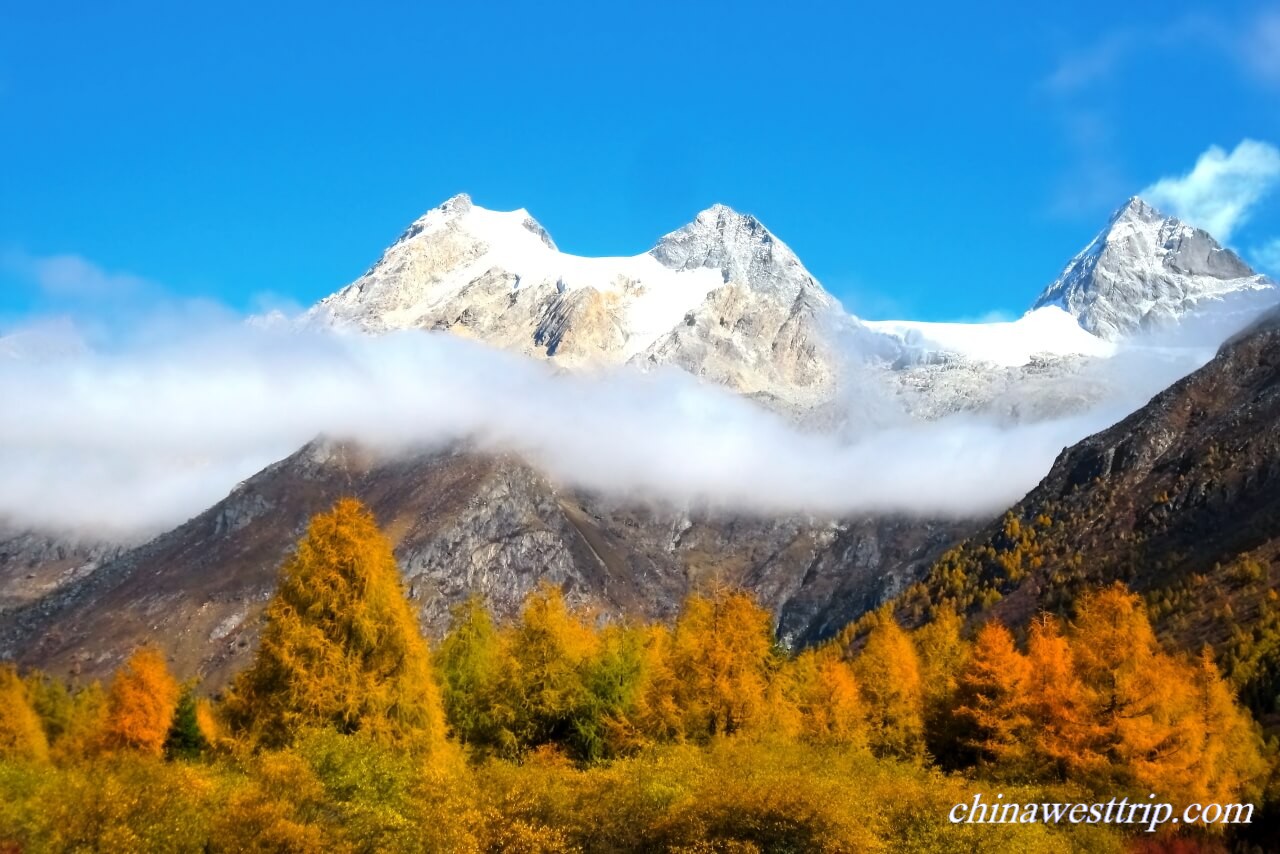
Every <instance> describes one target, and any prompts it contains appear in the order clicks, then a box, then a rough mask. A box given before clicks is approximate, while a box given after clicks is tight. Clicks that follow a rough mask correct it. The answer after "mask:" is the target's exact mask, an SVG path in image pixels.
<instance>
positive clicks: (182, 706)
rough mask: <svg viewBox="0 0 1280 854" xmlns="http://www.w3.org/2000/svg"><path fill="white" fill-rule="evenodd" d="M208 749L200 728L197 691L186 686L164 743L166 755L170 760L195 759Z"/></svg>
mask: <svg viewBox="0 0 1280 854" xmlns="http://www.w3.org/2000/svg"><path fill="white" fill-rule="evenodd" d="M208 749H209V740H208V739H207V738H205V734H204V731H203V730H202V729H201V726H200V720H199V712H198V700H197V699H196V694H195V689H194V688H193V686H191V685H186V686H184V687H183V689H182V694H181V695H179V697H178V705H177V708H175V709H174V712H173V722H172V723H171V724H170V725H169V734H168V736H167V737H166V738H165V742H164V755H165V756H166V757H168V758H170V759H175V758H177V759H193V758H195V757H197V756H199V755H200V754H201V753H203V752H205V751H206V750H208Z"/></svg>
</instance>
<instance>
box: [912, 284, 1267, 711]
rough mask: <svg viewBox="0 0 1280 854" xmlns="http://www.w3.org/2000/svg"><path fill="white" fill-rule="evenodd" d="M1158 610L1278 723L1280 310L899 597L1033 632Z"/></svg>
mask: <svg viewBox="0 0 1280 854" xmlns="http://www.w3.org/2000/svg"><path fill="white" fill-rule="evenodd" d="M1116 580H1119V581H1123V582H1125V583H1127V584H1129V585H1130V586H1132V587H1133V588H1134V589H1136V590H1139V591H1141V592H1143V593H1145V594H1146V596H1147V598H1148V601H1149V602H1150V603H1151V606H1152V609H1153V615H1154V617H1155V619H1156V625H1157V627H1158V629H1159V630H1160V631H1161V633H1162V634H1163V635H1164V636H1165V638H1166V639H1167V640H1169V641H1170V642H1171V643H1174V644H1176V645H1179V646H1181V647H1182V648H1184V649H1186V650H1188V651H1189V652H1196V651H1198V649H1199V648H1200V646H1201V645H1203V644H1206V643H1207V644H1210V645H1211V646H1213V647H1214V648H1215V649H1216V650H1217V651H1218V653H1219V656H1220V660H1221V661H1222V663H1223V664H1224V667H1225V669H1226V670H1227V672H1228V674H1229V675H1231V676H1232V678H1233V679H1234V680H1235V681H1236V682H1237V683H1238V684H1239V685H1241V686H1243V687H1244V688H1245V689H1246V693H1247V694H1248V695H1250V696H1252V697H1253V698H1254V699H1255V700H1258V701H1259V702H1260V703H1261V706H1260V707H1259V711H1261V712H1263V713H1268V712H1271V711H1273V710H1275V700H1276V696H1277V689H1280V606H1278V604H1277V600H1276V597H1275V593H1274V591H1275V590H1276V589H1277V588H1280V309H1277V310H1273V311H1272V312H1270V313H1269V314H1267V315H1265V316H1264V317H1263V318H1262V319H1260V320H1259V321H1257V322H1256V323H1255V324H1254V325H1253V326H1251V327H1250V328H1249V329H1248V330H1246V331H1245V332H1243V333H1241V334H1240V335H1238V336H1236V337H1235V338H1233V339H1232V340H1230V341H1228V342H1227V343H1226V344H1224V345H1223V347H1222V348H1221V350H1220V351H1219V353H1218V355H1217V356H1216V357H1215V358H1214V359H1213V360H1212V361H1211V362H1210V363H1209V364H1207V365H1205V366H1204V367H1203V368H1201V369H1200V370H1198V371H1196V372H1195V373H1193V374H1191V375H1190V376H1188V377H1186V378H1184V379H1183V380H1181V381H1179V382H1177V383H1175V384H1174V385H1172V386H1171V387H1170V388H1168V389H1166V390H1165V391H1163V392H1161V393H1160V394H1158V395H1156V397H1155V398H1153V399H1152V400H1151V402H1150V403H1149V404H1147V405H1146V406H1144V407H1143V408H1142V409H1140V410H1138V411H1137V412H1135V413H1133V414H1132V415H1130V416H1129V417H1128V418H1126V419H1124V420H1123V421H1121V422H1120V423H1118V424H1116V425H1114V426H1113V427H1111V428H1109V429H1107V430H1104V431H1102V432H1101V433H1098V434H1096V435H1094V436H1090V437H1089V438H1087V439H1085V440H1084V441H1082V442H1080V443H1078V444H1077V445H1075V446H1073V447H1071V448H1069V449H1067V450H1065V451H1064V452H1063V453H1062V454H1061V456H1059V458H1058V460H1057V462H1056V463H1055V464H1054V466H1053V469H1052V470H1051V471H1050V472H1049V474H1048V476H1047V477H1046V478H1045V479H1044V481H1043V482H1042V483H1041V484H1040V485H1039V486H1038V487H1037V488H1036V489H1035V490H1033V491H1032V492H1031V493H1030V494H1028V495H1027V497H1026V498H1025V499H1024V500H1023V501H1022V502H1020V503H1019V504H1018V506H1016V507H1015V508H1013V510H1012V511H1011V512H1010V513H1009V514H1008V515H1007V516H1005V517H1004V518H1002V519H999V520H996V521H994V522H992V523H991V524H990V525H989V526H988V527H987V529H986V530H985V531H984V532H983V533H982V534H980V535H979V536H977V537H975V538H973V539H971V540H969V541H968V542H966V543H964V544H962V545H961V546H960V547H958V548H956V549H954V550H952V551H950V552H948V553H947V554H946V555H945V556H944V557H943V558H942V559H941V560H940V561H939V562H938V564H937V565H935V567H934V568H933V569H932V570H931V572H930V575H929V578H928V580H927V581H926V582H925V583H924V584H922V585H920V586H918V587H916V588H914V589H913V590H911V591H909V593H908V594H907V595H906V596H905V597H903V600H902V608H903V610H904V612H905V613H906V614H907V616H908V617H910V618H912V619H917V620H918V619H921V618H923V615H924V613H925V610H926V609H927V608H928V607H930V606H931V605H934V604H937V603H939V602H943V601H951V602H953V603H955V604H957V605H958V606H959V607H960V608H961V609H963V610H967V611H970V612H977V613H979V614H990V615H994V616H998V617H1000V618H1001V619H1003V620H1005V621H1006V622H1009V623H1010V624H1013V625H1024V624H1025V623H1026V622H1027V621H1028V620H1029V619H1030V618H1031V617H1032V616H1033V615H1034V614H1035V613H1036V612H1037V611H1039V610H1041V609H1048V610H1051V611H1063V612H1067V613H1069V612H1070V607H1071V603H1072V602H1073V601H1074V599H1075V598H1076V596H1077V595H1078V593H1079V592H1080V591H1081V590H1083V589H1084V588H1085V587H1087V586H1091V585H1095V584H1098V583H1107V582H1111V581H1116Z"/></svg>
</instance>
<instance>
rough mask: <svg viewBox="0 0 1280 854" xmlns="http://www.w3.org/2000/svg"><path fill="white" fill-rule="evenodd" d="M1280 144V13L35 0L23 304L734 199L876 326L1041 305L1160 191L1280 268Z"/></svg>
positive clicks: (15, 272) (8, 300) (226, 282)
mask: <svg viewBox="0 0 1280 854" xmlns="http://www.w3.org/2000/svg"><path fill="white" fill-rule="evenodd" d="M267 5H270V7H271V8H270V9H269V10H264V9H263V8H261V7H263V6H267ZM983 5H990V6H996V5H1002V6H1005V7H1006V8H1004V9H995V8H986V9H983V8H978V7H980V6H983ZM1246 140H1250V141H1252V142H1251V143H1250V145H1249V146H1247V147H1246V150H1244V151H1243V152H1242V151H1241V149H1239V148H1238V146H1240V144H1241V143H1242V142H1243V141H1246ZM1278 144H1280V6H1277V5H1274V4H1272V5H1267V4H1257V3H1231V2H1221V3H1215V4H1212V5H1211V6H1208V5H1206V6H1203V7H1198V5H1197V4H1183V3H1177V2H1164V3H1159V4H1155V3H1130V4H1115V3H1112V2H1092V0H1082V2H1077V3H1073V4H1054V5H1052V6H1041V4H1011V3H1010V4H937V6H936V7H934V6H932V5H920V4H914V3H897V4H874V5H867V4H857V5H855V4H838V3H804V2H798V3H789V4H778V3H770V4H765V3H755V2H741V1H740V2H734V3H665V2H647V3H636V4H602V3H557V2H547V3H528V2H523V3H511V4H507V3H501V4H480V3H477V4H456V3H450V4H435V3H424V2H417V3H412V4H363V5H362V8H359V9H356V8H354V6H352V8H349V9H348V10H347V11H336V10H333V9H331V8H329V4H316V3H314V2H312V3H307V4H297V5H290V4H283V3H275V4H260V3H254V4H249V3H240V2H234V0H228V2H222V3H217V4H199V5H196V4H181V3H164V4H161V3H133V2H114V3H107V4H96V5H94V4H83V3H67V2H59V1H58V0H48V2H42V3H31V2H28V3H12V4H9V8H8V10H7V11H6V13H5V22H4V25H3V26H2V27H0V163H2V164H3V167H2V168H3V180H2V181H0V318H7V319H8V320H9V321H10V322H13V321H14V319H15V318H20V317H22V316H24V315H29V314H31V313H48V312H60V311H76V312H85V311H92V310H94V309H95V307H97V306H105V305H108V304H115V305H119V304H120V303H121V302H122V301H124V300H128V299H134V300H137V299H139V298H140V295H148V296H147V298H148V299H151V298H155V299H158V298H160V296H158V295H164V296H167V297H169V298H175V299H179V300H181V299H187V298H200V299H206V300H211V301H214V302H217V303H220V304H223V305H226V306H228V307H230V308H231V309H232V310H235V311H242V312H243V311H252V310H256V309H258V308H261V307H263V306H269V305H273V304H277V303H280V304H285V305H289V304H294V305H304V304H308V303H310V302H312V301H313V300H315V299H317V298H319V297H321V296H323V295H325V294H327V293H330V292H332V291H333V290H335V289H337V288H338V287H339V286H341V285H343V284H345V283H346V282H348V281H350V280H351V279H353V278H354V277H356V276H357V275H359V274H360V273H361V272H362V271H363V270H364V269H365V268H367V266H368V265H369V264H370V263H371V262H372V261H373V260H374V259H375V258H376V257H377V255H378V253H379V251H380V250H381V249H382V248H383V247H384V246H385V245H386V244H388V243H389V242H391V241H392V240H393V239H394V238H395V237H396V235H397V234H398V233H399V232H400V230H401V229H402V228H403V227H404V226H405V225H406V224H407V223H408V222H410V221H411V220H413V219H414V218H415V217H417V216H418V215H419V214H421V213H422V212H423V211H424V210H426V209H428V208H430V207H432V206H434V205H436V204H438V203H439V202H440V201H443V200H444V199H445V198H447V197H448V196H450V195H453V194H454V193H457V192H462V191H466V192H469V193H470V194H471V195H472V197H473V198H474V199H475V201H476V202H477V203H478V204H481V205H484V206H486V207H491V208H498V209H509V208H515V207H526V208H528V209H529V210H530V212H531V213H532V214H533V215H534V216H535V217H537V218H538V219H539V220H540V221H541V222H542V223H543V225H545V226H546V227H547V229H548V230H549V231H550V232H551V234H552V236H553V237H554V238H555V240H556V241H557V243H558V244H559V245H560V247H561V248H562V249H564V250H566V251H570V252H575V253H579V254H631V253H636V252H641V251H644V250H645V249H647V248H648V247H649V246H651V245H652V243H653V242H654V240H655V239H656V238H657V237H658V236H660V235H661V234H663V233H665V232H666V231H669V230H672V229H674V228H676V227H678V226H680V225H681V224H683V223H685V222H687V221H688V220H690V219H691V218H692V217H693V215H694V214H695V213H696V212H697V211H698V210H700V209H702V208H704V207H706V206H708V205H710V204H711V203H713V202H717V201H719V202H724V203H726V204H729V205H732V206H733V207H735V208H738V209H739V210H743V211H748V212H751V213H754V214H756V215H757V216H759V217H760V218H761V219H762V220H763V221H764V222H765V223H766V224H767V225H768V226H769V227H770V228H771V229H772V230H773V231H774V232H775V233H777V234H778V235H779V236H780V237H781V238H782V239H783V240H785V241H786V242H788V243H789V244H790V245H791V246H792V247H793V248H794V249H795V250H796V251H797V252H798V253H799V255H800V256H801V258H802V259H803V260H804V261H805V262H806V264H807V265H808V266H809V268H810V269H811V270H812V272H813V273H814V274H815V275H817V276H818V278H819V279H821V280H822V281H823V283H824V284H826V285H827V287H828V288H829V289H830V290H832V291H833V292H834V293H835V294H836V295H837V296H839V297H840V298H841V299H843V300H844V301H845V304H846V306H847V307H849V308H850V309H851V310H853V311H854V312H856V313H858V314H861V315H864V316H868V317H873V318H874V317H886V316H893V315H899V316H912V317H916V318H921V319H956V318H974V317H980V316H983V315H987V314H988V313H991V312H998V313H1004V314H1017V313H1019V312H1021V311H1022V310H1023V309H1024V308H1026V306H1027V305H1028V304H1029V303H1030V302H1031V300H1032V299H1033V298H1034V296H1035V295H1036V293H1037V292H1038V291H1039V290H1040V288H1042V287H1043V286H1044V285H1045V284H1046V283H1047V282H1048V281H1049V280H1050V279H1052V278H1053V276H1054V275H1055V274H1056V273H1057V272H1058V270H1059V269H1060V268H1061V266H1062V265H1063V264H1064V263H1065V262H1066V260H1067V259H1068V258H1069V257H1070V256H1071V255H1072V254H1073V253H1074V252H1075V251H1077V250H1078V249H1079V248H1080V247H1081V246H1082V245H1083V244H1084V243H1085V242H1086V241H1087V240H1088V239H1089V238H1090V237H1091V236H1092V235H1093V233H1094V232H1096V231H1097V230H1098V228H1099V227H1100V226H1101V225H1102V224H1103V222H1104V221H1105V219H1106V217H1107V215H1108V214H1109V213H1110V212H1111V211H1112V210H1113V209H1114V208H1116V207H1117V206H1118V205H1119V204H1121V203H1122V202H1123V201H1124V200H1125V199H1126V198H1127V197H1128V196H1129V195H1131V194H1133V193H1135V192H1138V191H1140V190H1143V189H1144V188H1146V187H1148V186H1150V185H1152V184H1153V183H1155V182H1157V181H1159V180H1160V179H1162V178H1173V179H1178V181H1175V182H1174V183H1173V184H1166V185H1164V186H1165V189H1166V190H1167V191H1168V193H1167V194H1166V198H1167V199H1168V200H1169V204H1172V205H1177V206H1179V207H1181V208H1182V209H1183V210H1184V212H1186V213H1188V215H1193V216H1195V217H1198V218H1201V219H1203V220H1205V221H1211V222H1213V223H1216V224H1220V225H1223V227H1224V228H1225V229H1226V230H1227V231H1228V232H1229V243H1230V244H1231V245H1233V246H1234V247H1236V248H1237V249H1239V250H1240V251H1241V252H1242V254H1244V255H1245V256H1246V258H1248V259H1249V260H1251V261H1253V262H1254V263H1255V264H1256V265H1261V266H1270V267H1271V269H1272V271H1273V272H1278V273H1280V269H1277V268H1280V192H1273V189H1276V184H1277V182H1280V165H1277V164H1280V154H1277V153H1276V149H1275V148H1274V146H1276V145H1278ZM1213 146H1217V147H1218V148H1219V149H1220V151H1219V152H1218V153H1217V154H1215V153H1214V151H1213V150H1212V147H1213ZM1206 152H1208V154H1207V155H1206ZM1236 155H1239V156H1238V157H1237V156H1236ZM1202 157H1205V158H1207V159H1204V160H1201V158H1202ZM1198 160H1199V161H1200V162H1201V166H1202V168H1201V169H1199V170H1197V171H1196V172H1195V173H1194V174H1193V175H1192V177H1191V179H1189V180H1186V179H1185V176H1187V175H1188V173H1190V172H1191V170H1192V169H1193V167H1195V166H1196V164H1197V162H1198Z"/></svg>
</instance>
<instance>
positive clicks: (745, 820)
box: [0, 499, 1276, 852]
mask: <svg viewBox="0 0 1280 854" xmlns="http://www.w3.org/2000/svg"><path fill="white" fill-rule="evenodd" d="M570 601H572V597H569V601H567V600H566V596H565V594H564V593H563V592H562V591H561V590H559V589H558V588H555V587H552V586H543V587H541V588H539V589H537V590H536V591H534V592H533V593H532V594H530V595H529V596H528V598H527V599H526V600H525V602H524V606H523V610H522V612H521V614H520V616H519V618H518V619H516V620H514V621H509V622H508V621H497V620H495V619H494V618H493V617H492V615H491V614H490V612H489V611H488V610H487V609H486V607H485V605H484V603H483V602H482V601H481V600H480V599H478V598H475V599H472V600H469V601H468V602H466V603H465V604H463V605H462V606H460V607H459V608H457V609H456V611H455V612H454V615H453V621H452V626H451V628H450V630H449V632H448V633H447V635H445V636H444V637H443V638H442V639H441V640H440V641H439V642H438V643H434V644H432V645H431V647H430V648H429V647H428V642H427V640H426V639H425V638H424V637H423V636H422V634H421V632H420V629H419V624H418V621H417V618H416V615H415V614H414V613H413V611H412V609H411V607H410V605H409V603H408V601H407V600H406V598H405V596H404V592H403V591H402V589H401V582H400V575H399V572H398V570H397V566H396V562H395V558H394V556H393V554H392V551H391V547H390V545H389V543H388V541H387V539H386V538H385V537H384V535H383V534H382V533H381V532H380V531H379V529H378V527H377V524H376V522H375V520H374V518H373V516H372V514H371V513H370V512H369V511H368V510H367V509H366V508H364V507H363V506H362V505H361V504H360V503H358V502H356V501H355V500H350V499H348V500H343V501H342V502H340V503H339V504H338V505H337V506H336V507H334V508H333V510H332V511H331V512H328V513H324V514H321V515H319V516H317V517H315V518H314V519H313V520H312V521H311V524H310V527H309V529H308V531H307V533H306V535H305V537H303V539H302V540H301V541H300V542H299V543H298V544H297V547H296V549H295V551H294V552H293V553H292V555H291V556H290V557H289V558H288V559H287V561H286V562H285V564H284V565H283V567H282V568H281V573H280V577H279V583H278V588H277V591H276V593H275V595H274V597H273V598H272V600H271V601H270V603H269V604H268V606H267V609H266V613H265V619H264V622H263V626H262V631H261V635H260V642H259V647H258V649H257V652H256V655H255V657H254V659H253V661H252V663H251V664H250V665H249V666H248V667H247V668H246V669H245V670H243V671H242V672H240V673H239V674H238V676H237V677H236V678H235V679H234V681H233V682H232V684H231V685H230V686H229V687H228V688H227V689H226V690H225V691H221V692H217V693H215V694H211V693H210V692H208V691H206V690H204V689H203V688H202V686H201V685H200V684H199V683H198V682H188V683H180V682H178V681H177V680H176V679H175V677H174V676H173V675H172V674H171V673H170V671H169V667H168V665H167V663H166V661H165V658H164V657H163V655H161V654H160V653H159V652H158V651H157V650H155V649H152V648H141V649H138V650H137V651H136V652H134V653H133V655H132V656H131V657H130V658H129V659H128V660H127V661H125V662H124V663H123V664H122V665H121V666H120V667H119V668H118V670H117V671H116V672H115V675H114V677H113V678H112V679H111V680H110V681H109V682H108V683H107V684H105V685H99V684H97V683H89V684H79V683H68V682H66V681H63V680H60V679H55V678H52V677H48V676H45V675H42V674H40V673H38V672H18V671H17V670H15V669H12V668H9V669H5V670H0V851H4V852H20V851H22V852H25V851H33V852H34V851H49V850H71V851H210V852H228V851H251V850H256V851H297V852H307V851H326V852H327V851H406V852H407V851H473V852H489V851H493V852H497V851H513V852H574V851H599V852H624V851H683V852H713V851H725V852H766V851H777V852H783V851H787V852H790V851H797V852H798V851H832V852H844V851H877V850H886V851H950V850H974V849H977V848H982V849H983V850H1009V851H1055V852H1056V851H1062V850H1082V851H1154V850H1162V849H1161V848H1158V847H1156V846H1158V845H1165V844H1172V843H1171V842H1170V838H1171V835H1172V834H1173V833H1174V831H1175V830H1176V828H1168V829H1161V830H1160V831H1159V832H1158V833H1148V832H1146V828H1142V827H1130V826H1125V825H1110V826H1109V825H1105V824H1099V825H1079V826H1069V825H1062V826H1055V825H1052V824H1042V823H1027V824H1000V825H981V824H964V823H961V824H955V823H952V822H951V821H950V820H949V819H948V811H949V810H950V808H951V806H952V805H953V804H956V803H959V802H964V801H968V800H970V799H971V798H972V797H973V795H974V794H975V793H978V792H984V793H991V794H992V796H994V793H997V792H999V793H1001V794H1002V796H1003V797H1006V798H1010V799H1015V800H1021V801H1029V802H1038V801H1089V800H1094V799H1098V798H1101V799H1102V800H1106V799H1107V798H1112V797H1117V796H1120V795H1125V796H1129V797H1134V798H1139V799H1145V798H1147V797H1148V795H1149V794H1151V793H1157V792H1158V793H1159V796H1160V797H1161V798H1163V799H1166V800H1168V801H1170V802H1172V803H1178V804H1183V803H1191V802H1223V803H1227V802H1247V803H1254V804H1259V805H1261V806H1260V809H1261V812H1260V813H1259V818H1258V819H1255V821H1258V820H1261V819H1262V818H1263V817H1265V816H1266V815H1274V813H1272V812H1269V810H1272V809H1274V807H1273V806H1271V805H1272V804H1274V798H1275V795H1274V792H1273V791H1270V790H1269V789H1270V786H1271V784H1270V783H1269V781H1270V780H1271V779H1272V777H1273V774H1274V772H1273V769H1274V767H1275V765H1276V761H1275V755H1276V750H1275V747H1274V745H1268V744H1267V743H1265V742H1264V738H1263V735H1262V730H1261V729H1260V727H1259V726H1258V725H1257V724H1256V723H1255V721H1254V720H1253V718H1252V717H1251V716H1250V714H1249V712H1248V711H1246V710H1245V709H1244V708H1243V707H1242V705H1241V704H1240V703H1239V701H1238V700H1237V698H1236V695H1235V692H1234V690H1233V688H1232V687H1231V685H1230V684H1229V683H1228V682H1227V681H1226V680H1224V678H1223V676H1222V675H1221V674H1220V673H1219V670H1218V668H1217V666H1216V665H1215V663H1214V659H1213V657H1212V656H1211V655H1210V653H1209V652H1208V651H1207V650H1206V651H1205V653H1204V654H1202V655H1199V656H1188V655H1185V654H1175V653H1173V652H1171V651H1169V650H1166V649H1165V648H1164V647H1162V645H1161V643H1160V642H1158V640H1157V638H1156V636H1155V634H1154V633H1153V630H1152V627H1151V624H1150V622H1149V619H1148V614H1147V611H1146V607H1145V605H1144V603H1143V601H1142V600H1141V599H1140V598H1139V597H1137V596H1136V595H1134V594H1132V593H1130V592H1129V591H1128V590H1127V589H1125V588H1124V587H1122V586H1119V585H1115V586H1109V587H1097V588H1092V589H1088V590H1085V591H1083V592H1082V593H1081V595H1080V596H1079V597H1078V599H1077V600H1076V601H1075V602H1074V603H1073V606H1072V608H1071V610H1070V617H1069V618H1059V617H1055V616H1050V615H1047V614H1042V615H1040V616H1038V617H1037V618H1036V619H1034V620H1033V621H1032V622H1031V624H1030V625H1029V627H1026V628H1018V629H1016V630H1013V629H1011V628H1006V627H1005V626H1004V625H1002V624H1001V623H999V622H994V621H992V622H985V623H981V624H974V623H972V622H970V621H966V619H965V618H964V616H963V615H959V614H957V613H955V612H954V611H953V610H949V609H947V608H943V607H935V608H933V609H931V610H930V611H929V612H928V618H927V619H925V620H923V621H921V623H920V624H919V626H918V627H916V628H914V629H911V630H908V629H906V628H904V627H902V626H901V625H900V624H899V622H898V621H897V620H896V619H895V616H894V611H893V610H892V608H891V607H889V608H886V609H884V610H881V611H879V612H877V613H875V614H872V615H869V616H868V617H867V618H865V619H863V620H862V621H860V622H859V623H858V624H857V625H856V626H854V627H851V628H850V630H848V631H846V632H844V633H842V634H841V635H840V636H838V638H837V639H836V640H834V641H831V642H828V643H826V644H824V645H820V646H817V647H812V648H808V649H804V650H790V649H786V648H784V647H783V646H781V645H780V644H779V643H778V642H777V641H776V640H775V637H774V633H773V620H772V617H771V615H770V614H769V613H768V612H767V611H766V610H764V609H763V608H761V607H760V606H759V605H757V604H756V602H755V601H754V600H753V599H752V598H751V596H749V595H748V594H746V593H744V592H741V591H738V590H734V589H729V588H726V587H718V586H714V585H711V586H708V587H706V589H703V590H701V591H699V592H698V593H696V594H695V595H692V596H690V597H689V598H688V599H687V601H686V602H685V603H684V606H683V609H682V611H681V613H680V615H679V617H678V618H677V619H676V620H675V621H674V622H673V623H671V624H665V623H643V622H625V621H621V622H620V621H610V620H605V619H603V618H601V617H600V615H598V614H594V613H590V612H586V611H583V610H580V609H577V608H575V607H572V606H571V604H569V602H570ZM1248 834H1249V829H1243V830H1242V829H1241V828H1226V829H1223V828H1221V827H1200V828H1194V829H1187V828H1182V829H1181V831H1180V835H1179V838H1178V842H1177V844H1178V845H1181V846H1183V847H1182V848H1180V849H1179V850H1185V851H1214V850H1221V849H1225V848H1226V847H1229V846H1240V845H1249V844H1252V843H1251V841H1250V840H1251V837H1250V836H1249V835H1248Z"/></svg>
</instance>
